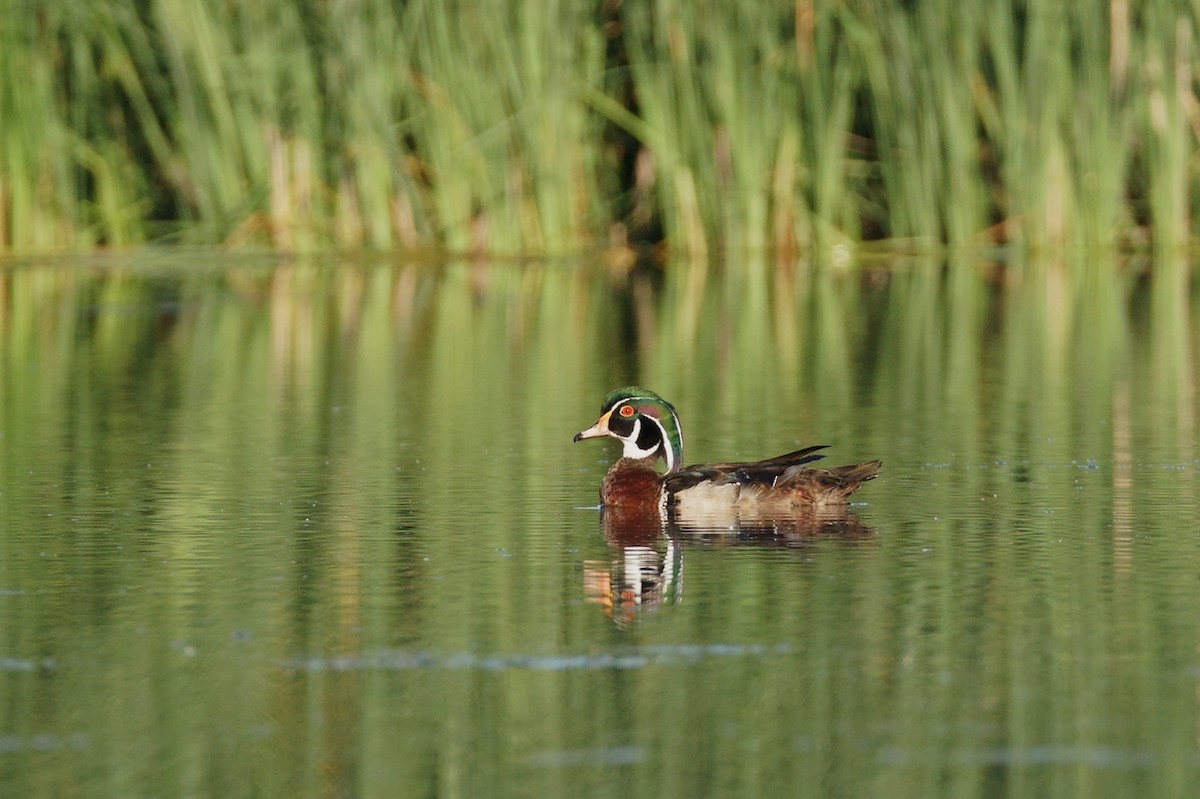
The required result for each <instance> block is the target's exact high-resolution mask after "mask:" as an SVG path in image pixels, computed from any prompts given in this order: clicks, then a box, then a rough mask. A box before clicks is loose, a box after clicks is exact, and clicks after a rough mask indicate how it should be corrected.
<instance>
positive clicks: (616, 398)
mask: <svg viewBox="0 0 1200 799" xmlns="http://www.w3.org/2000/svg"><path fill="white" fill-rule="evenodd" d="M600 436H612V437H613V438H616V439H619V440H620V441H621V443H622V444H624V446H625V449H624V450H623V451H622V453H621V455H622V456H623V457H626V458H649V457H651V456H659V457H661V458H662V459H663V460H664V461H666V462H667V472H673V471H675V470H676V469H678V468H679V467H680V466H682V465H683V429H682V428H681V427H680V426H679V416H678V415H677V414H676V413H675V406H673V405H672V404H671V403H669V402H667V401H666V400H665V399H663V398H662V397H660V396H658V395H657V394H655V393H654V392H653V391H650V390H649V389H645V388H641V387H640V386H625V387H624V388H618V389H613V390H612V391H610V392H608V396H607V397H605V398H604V404H603V405H601V406H600V418H599V419H598V420H597V421H596V423H595V424H594V425H592V426H591V427H589V428H588V429H587V430H584V431H582V432H581V433H578V434H576V436H575V440H576V441H581V440H583V439H585V438H599V437H600Z"/></svg>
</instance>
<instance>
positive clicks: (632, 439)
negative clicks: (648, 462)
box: [621, 419, 658, 459]
mask: <svg viewBox="0 0 1200 799" xmlns="http://www.w3.org/2000/svg"><path fill="white" fill-rule="evenodd" d="M641 432H642V420H641V419H638V420H637V421H635V422H634V423H633V432H632V433H630V434H629V436H628V437H622V438H621V443H622V444H624V445H625V449H623V450H622V451H621V457H623V458H638V459H641V458H649V457H650V456H651V455H653V454H654V453H655V452H657V451H658V445H657V444H656V445H655V446H653V447H651V448H650V449H642V448H641V447H639V446H638V443H637V440H638V434H639V433H641Z"/></svg>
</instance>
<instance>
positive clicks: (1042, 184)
mask: <svg viewBox="0 0 1200 799" xmlns="http://www.w3.org/2000/svg"><path fill="white" fill-rule="evenodd" d="M27 11H28V9H27V7H26V5H25V4H23V3H21V2H18V0H0V16H2V17H3V21H2V22H0V48H2V49H3V52H4V53H5V54H6V57H5V58H4V59H3V62H2V63H0V252H33V251H44V250H55V249H67V250H86V249H91V248H95V247H98V246H106V247H125V246H130V245H136V244H139V243H143V242H148V241H182V242H192V243H207V244H213V243H224V244H227V245H230V246H240V247H249V246H256V247H261V246H269V247H272V248H275V249H278V250H283V251H306V250H314V249H319V248H324V247H339V248H358V247H368V248H377V249H394V248H420V247H432V248H439V249H443V250H451V251H474V252H485V251H486V252H504V253H521V254H531V253H532V254H540V253H548V252H563V251H578V250H581V249H586V248H589V247H593V246H595V245H597V244H599V243H601V242H603V241H606V240H608V239H609V238H610V237H611V238H612V239H613V240H615V241H618V242H621V241H624V240H626V239H628V238H629V237H633V238H634V239H635V243H637V241H636V240H637V239H638V238H642V239H649V240H657V239H658V238H659V237H660V236H661V238H663V239H665V241H666V242H667V243H668V244H669V245H670V246H671V247H672V248H673V249H675V250H677V251H686V252H688V253H690V255H691V256H692V258H691V259H689V260H691V261H692V262H695V263H710V262H720V263H730V264H735V265H736V266H735V268H736V269H738V270H741V271H745V270H747V269H769V268H773V267H774V266H776V265H779V264H784V265H789V266H788V268H790V264H791V263H793V262H794V259H795V257H796V256H797V255H799V254H802V253H815V255H816V256H817V257H816V261H817V262H818V263H826V262H834V261H845V260H846V259H845V253H851V254H852V253H853V250H854V246H855V245H856V244H858V243H860V242H863V241H868V240H877V239H892V240H899V241H900V242H903V243H905V244H906V245H907V246H908V247H910V248H912V247H915V248H919V249H924V250H929V249H931V248H939V247H942V246H945V245H949V246H950V247H953V248H972V247H980V246H989V245H992V244H994V243H1004V244H1014V245H1017V246H1018V247H1019V248H1023V249H1026V250H1038V249H1046V248H1055V249H1063V248H1081V247H1113V246H1124V247H1138V246H1142V245H1143V244H1144V243H1150V244H1152V245H1153V246H1154V247H1155V248H1156V249H1157V250H1160V251H1163V250H1166V249H1172V248H1176V249H1177V248H1181V247H1186V246H1188V245H1190V244H1191V243H1192V242H1193V241H1194V238H1195V237H1194V232H1193V231H1194V229H1195V227H1196V222H1197V213H1198V208H1200V205H1198V203H1197V202H1196V199H1197V197H1196V192H1195V190H1194V189H1193V188H1191V187H1192V186H1194V185H1195V184H1196V177H1197V174H1196V173H1197V159H1196V157H1195V154H1196V152H1197V140H1198V137H1200V134H1198V131H1200V127H1198V126H1197V125H1196V122H1195V108H1196V107H1197V105H1198V101H1197V95H1196V88H1195V87H1196V80H1197V75H1196V68H1195V64H1194V62H1195V52H1196V50H1197V45H1196V41H1197V38H1198V33H1197V25H1198V16H1200V10H1198V9H1197V7H1196V6H1195V4H1192V5H1182V6H1181V5H1180V4H1178V3H1172V2H1169V0H1147V2H1145V3H1141V4H1137V5H1133V4H1130V3H1128V2H1127V0H1110V2H1109V3H1108V6H1107V13H1105V14H1099V13H1096V9H1094V8H1091V7H1082V6H1081V7H1075V6H1071V5H1069V4H1067V5H1063V4H1054V3H1033V4H1025V3H1019V2H1015V0H994V2H988V3H984V4H973V5H968V6H962V5H961V4H956V3H952V2H950V0H933V2H929V3H923V4H917V5H910V6H904V5H900V6H897V5H896V4H895V3H885V2H882V0H848V2H844V3H838V4H824V3H816V2H814V0H800V1H799V2H795V0H786V1H785V0H749V2H744V3H737V4H733V5H729V4H726V5H724V6H717V7H700V6H696V5H694V4H688V3H682V2H679V0H651V1H650V2H645V3H616V4H608V5H605V6H603V7H602V8H601V9H600V10H598V11H597V10H593V9H590V8H587V7H584V6H580V5H578V4H572V3H568V2H565V0H538V2H536V3H534V4H532V5H513V4H511V3H504V2H501V0H484V2H478V3H465V2H459V1H458V0H455V1H453V2H434V0H409V2H405V3H400V4H395V3H388V2H384V0H332V1H331V2H328V3H321V4H316V3H311V2H308V1H307V0H263V2H260V3H253V4H242V5H237V6H234V7H228V6H226V5H223V4H220V3H218V2H216V1H215V0H201V1H200V2H183V0H147V2H145V3H141V4H137V5H135V6H133V7H129V6H128V5H127V4H120V3H116V2H112V1H111V0H89V1H88V2H84V3H71V4H67V3H65V2H63V1H62V0H56V2H51V3H49V4H46V5H45V6H44V8H42V9H40V10H39V12H38V13H36V14H31V13H27ZM758 252H763V253H768V254H770V255H772V256H774V257H773V258H772V257H768V258H765V259H763V258H757V257H745V256H746V255H747V254H749V253H758ZM835 253H836V256H835ZM1034 262H1037V261H1034ZM1163 262H1165V263H1173V261H1171V260H1170V259H1166V260H1164V261H1163ZM1014 263H1018V264H1019V263H1021V261H1020V260H1018V261H1015V262H1014ZM1066 263H1070V264H1074V265H1075V266H1074V267H1072V268H1076V267H1078V268H1083V269H1089V268H1091V267H1088V266H1087V265H1086V264H1087V262H1086V261H1078V260H1072V259H1068V261H1067V262H1066Z"/></svg>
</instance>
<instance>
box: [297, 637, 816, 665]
mask: <svg viewBox="0 0 1200 799" xmlns="http://www.w3.org/2000/svg"><path fill="white" fill-rule="evenodd" d="M791 651H792V648H791V646H790V645H788V644H679V645H660V646H650V647H643V648H639V649H637V650H631V651H628V652H601V653H595V654H586V655H520V654H516V655H477V654H474V653H472V652H458V653H454V654H450V655H439V654H435V653H431V652H424V651H418V652H406V651H389V652H380V653H377V654H373V655H362V656H345V657H295V658H290V659H288V660H285V661H283V662H282V664H281V665H282V667H283V668H287V669H295V670H297V671H361V670H366V669H381V670H384V671H411V670H415V669H434V670H438V669H444V670H447V671H508V670H511V669H517V670H525V671H593V670H595V671H608V670H628V669H640V668H644V667H646V666H674V665H679V664H688V663H700V662H702V661H705V660H711V659H714V658H728V657H765V656H771V655H785V654H788V653H790V652H791Z"/></svg>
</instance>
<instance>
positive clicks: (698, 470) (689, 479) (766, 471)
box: [663, 444, 829, 493]
mask: <svg viewBox="0 0 1200 799" xmlns="http://www.w3.org/2000/svg"><path fill="white" fill-rule="evenodd" d="M827 446H829V445H828V444H819V445H817V446H815V447H805V448H804V449H798V450H796V451H795V452H789V453H787V454H786V455H776V456H775V457H774V458H767V459H766V460H761V461H747V462H743V463H704V464H694V465H692V466H684V467H683V468H681V469H678V470H676V471H674V472H672V473H671V474H668V475H665V477H664V479H663V487H664V488H665V489H666V490H667V491H668V492H671V493H676V492H679V491H686V490H687V489H689V488H691V487H692V486H695V485H698V484H699V483H703V482H705V481H709V482H712V483H715V484H717V485H720V484H722V483H742V484H746V483H765V484H767V485H774V483H775V482H776V480H778V479H779V478H780V477H781V476H782V475H784V474H788V473H789V472H791V471H792V470H799V469H801V467H803V466H804V464H806V463H812V462H813V461H817V460H820V459H821V458H823V457H825V456H824V455H815V454H813V453H815V452H816V451H817V450H821V449H825V448H826V447H827ZM792 473H794V472H792Z"/></svg>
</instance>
